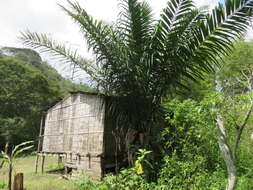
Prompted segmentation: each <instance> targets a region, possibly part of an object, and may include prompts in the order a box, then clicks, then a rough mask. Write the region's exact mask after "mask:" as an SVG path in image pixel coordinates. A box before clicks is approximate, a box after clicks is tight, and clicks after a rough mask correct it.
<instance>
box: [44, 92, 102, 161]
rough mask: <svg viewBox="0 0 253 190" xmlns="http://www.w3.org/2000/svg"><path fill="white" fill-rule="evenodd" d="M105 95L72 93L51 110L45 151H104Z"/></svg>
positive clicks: (46, 127) (48, 118)
mask: <svg viewBox="0 0 253 190" xmlns="http://www.w3.org/2000/svg"><path fill="white" fill-rule="evenodd" d="M103 122H104V107H103V98H101V97H99V96H97V95H90V94H81V93H78V94H71V95H70V96H69V97H67V98H65V99H64V100H62V101H61V102H59V103H58V104H57V105H55V106H54V107H52V108H51V109H49V110H48V113H47V116H46V121H45V131H44V140H43V152H52V153H54V152H57V153H59V152H64V153H71V154H79V155H81V156H85V155H87V154H88V153H92V154H100V153H102V151H103V132H104V123H103Z"/></svg>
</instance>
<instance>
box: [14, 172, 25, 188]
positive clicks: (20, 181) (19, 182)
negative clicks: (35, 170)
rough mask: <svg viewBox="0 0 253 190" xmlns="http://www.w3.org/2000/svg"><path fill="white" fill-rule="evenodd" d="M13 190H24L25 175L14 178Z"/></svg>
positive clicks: (19, 174)
mask: <svg viewBox="0 0 253 190" xmlns="http://www.w3.org/2000/svg"><path fill="white" fill-rule="evenodd" d="M13 190H24V174H23V173H18V174H17V175H15V177H14V183H13Z"/></svg>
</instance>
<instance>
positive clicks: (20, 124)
mask: <svg viewBox="0 0 253 190" xmlns="http://www.w3.org/2000/svg"><path fill="white" fill-rule="evenodd" d="M59 97H60V92H59V88H58V87H57V85H54V84H53V83H52V82H51V81H49V80H48V79H47V78H45V77H44V76H43V75H42V74H41V73H39V72H38V71H36V70H35V69H33V68H32V67H30V66H29V63H27V62H23V61H20V60H16V59H13V58H11V57H3V58H0V105H1V109H0V139H1V140H0V146H1V145H2V146H3V144H4V143H7V142H9V143H12V144H18V143H20V142H23V141H26V140H31V139H34V138H35V137H36V136H37V135H38V130H39V122H40V118H41V113H40V112H39V111H40V110H41V109H42V108H45V107H46V106H48V104H49V103H51V102H52V101H54V100H55V99H57V98H59Z"/></svg>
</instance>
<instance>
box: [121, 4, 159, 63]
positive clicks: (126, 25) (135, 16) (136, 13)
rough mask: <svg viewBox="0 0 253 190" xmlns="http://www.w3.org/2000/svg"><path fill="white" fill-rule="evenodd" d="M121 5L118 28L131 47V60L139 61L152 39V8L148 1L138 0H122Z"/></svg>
mask: <svg viewBox="0 0 253 190" xmlns="http://www.w3.org/2000/svg"><path fill="white" fill-rule="evenodd" d="M120 7H121V9H122V11H121V12H120V14H119V20H118V30H119V31H120V33H121V36H122V40H124V41H126V43H127V46H128V48H129V49H131V59H132V60H131V62H134V63H137V62H139V61H140V60H141V58H142V56H143V53H144V52H145V49H146V47H147V45H148V44H149V41H150V39H151V34H152V31H153V22H154V19H153V14H152V9H151V7H150V6H149V4H147V3H146V2H138V0H121V1H120Z"/></svg>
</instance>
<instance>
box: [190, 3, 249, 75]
mask: <svg viewBox="0 0 253 190" xmlns="http://www.w3.org/2000/svg"><path fill="white" fill-rule="evenodd" d="M252 10H253V1H252V0H227V1H226V2H225V5H223V4H219V5H218V6H217V7H216V8H215V9H213V11H212V13H211V14H209V15H208V16H207V20H206V21H202V23H201V25H200V26H199V30H198V31H195V33H194V35H193V36H194V38H191V39H190V40H189V43H188V45H187V48H188V49H190V50H191V52H190V54H189V55H190V56H189V57H190V59H189V60H190V61H191V62H194V63H195V65H196V66H197V67H198V68H202V70H203V71H210V70H214V67H215V65H216V66H219V63H220V61H221V59H222V57H223V56H225V55H228V54H229V53H230V52H231V50H232V48H233V42H234V41H236V40H237V39H239V38H240V37H241V36H242V35H244V34H245V33H246V31H247V29H248V26H249V24H250V16H251V12H252Z"/></svg>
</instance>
